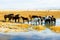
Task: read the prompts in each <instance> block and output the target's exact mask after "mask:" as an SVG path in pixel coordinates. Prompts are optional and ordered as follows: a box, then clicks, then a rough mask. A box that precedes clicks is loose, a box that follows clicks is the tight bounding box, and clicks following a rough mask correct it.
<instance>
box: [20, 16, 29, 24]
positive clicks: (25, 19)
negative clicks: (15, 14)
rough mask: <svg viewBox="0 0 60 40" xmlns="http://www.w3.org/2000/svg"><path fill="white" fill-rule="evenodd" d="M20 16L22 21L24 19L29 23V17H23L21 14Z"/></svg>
mask: <svg viewBox="0 0 60 40" xmlns="http://www.w3.org/2000/svg"><path fill="white" fill-rule="evenodd" d="M21 18H22V19H23V23H24V21H25V20H26V21H27V22H28V23H29V19H28V18H25V17H23V16H21Z"/></svg>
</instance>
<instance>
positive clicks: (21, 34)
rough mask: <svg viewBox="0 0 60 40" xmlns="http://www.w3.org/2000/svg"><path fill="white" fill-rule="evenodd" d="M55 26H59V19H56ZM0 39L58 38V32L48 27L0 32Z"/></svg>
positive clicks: (56, 39)
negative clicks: (41, 29)
mask: <svg viewBox="0 0 60 40" xmlns="http://www.w3.org/2000/svg"><path fill="white" fill-rule="evenodd" d="M48 26H49V25H48ZM55 26H60V19H57V21H56V24H55ZM0 40H60V33H55V32H53V31H51V30H50V29H48V28H46V30H43V31H41V32H37V31H29V32H18V33H0Z"/></svg>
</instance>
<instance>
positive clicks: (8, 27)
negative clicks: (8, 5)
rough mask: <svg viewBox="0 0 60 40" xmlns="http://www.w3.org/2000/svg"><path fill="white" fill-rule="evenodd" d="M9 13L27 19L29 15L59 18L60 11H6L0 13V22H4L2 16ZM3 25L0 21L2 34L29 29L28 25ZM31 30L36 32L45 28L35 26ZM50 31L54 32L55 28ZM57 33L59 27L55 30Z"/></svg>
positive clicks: (7, 23)
mask: <svg viewBox="0 0 60 40" xmlns="http://www.w3.org/2000/svg"><path fill="white" fill-rule="evenodd" d="M11 13H13V14H14V15H16V14H20V16H24V17H28V18H29V15H38V16H47V15H53V16H54V17H55V18H60V11H50V10H49V11H46V10H45V11H8V10H7V11H0V20H4V15H6V14H11ZM4 23H5V24H6V25H5V24H4ZM4 23H3V22H1V21H0V31H2V30H3V29H4V32H9V30H10V31H11V30H13V31H17V32H20V31H21V30H22V31H28V30H23V29H28V28H30V27H29V26H31V25H29V24H21V25H20V24H16V25H15V23H9V22H4ZM12 24H14V26H11V25H12ZM20 26H21V27H22V28H21V27H20ZM2 28H3V29H2ZM14 28H15V29H14ZM18 29H19V30H18ZM33 29H34V30H37V31H38V30H45V27H43V26H35V27H33ZM52 29H53V30H55V28H52ZM57 29H58V28H57ZM57 29H56V30H57ZM7 30H8V31H7ZM57 31H58V32H60V27H59V30H57Z"/></svg>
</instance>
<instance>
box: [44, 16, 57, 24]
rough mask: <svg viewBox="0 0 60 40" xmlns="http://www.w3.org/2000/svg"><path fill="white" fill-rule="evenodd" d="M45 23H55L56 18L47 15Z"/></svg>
mask: <svg viewBox="0 0 60 40" xmlns="http://www.w3.org/2000/svg"><path fill="white" fill-rule="evenodd" d="M45 23H49V24H50V23H56V18H54V17H53V16H52V17H49V18H48V19H45Z"/></svg>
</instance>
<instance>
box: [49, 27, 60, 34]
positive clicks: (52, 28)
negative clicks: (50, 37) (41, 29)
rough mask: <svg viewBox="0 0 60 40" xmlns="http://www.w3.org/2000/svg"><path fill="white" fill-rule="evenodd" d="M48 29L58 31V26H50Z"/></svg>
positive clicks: (59, 29)
mask: <svg viewBox="0 0 60 40" xmlns="http://www.w3.org/2000/svg"><path fill="white" fill-rule="evenodd" d="M50 29H51V30H52V31H53V32H56V33H60V26H52V27H50Z"/></svg>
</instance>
